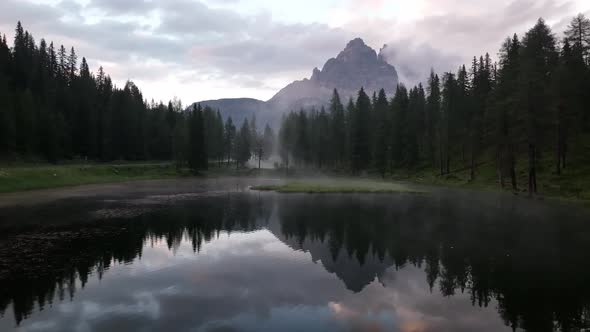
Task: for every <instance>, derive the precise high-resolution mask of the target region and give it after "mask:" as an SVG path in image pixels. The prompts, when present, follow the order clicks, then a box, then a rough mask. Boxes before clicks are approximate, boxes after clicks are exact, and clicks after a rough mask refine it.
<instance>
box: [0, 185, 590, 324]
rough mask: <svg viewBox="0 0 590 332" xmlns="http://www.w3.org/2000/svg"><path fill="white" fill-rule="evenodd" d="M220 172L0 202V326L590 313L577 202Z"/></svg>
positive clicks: (586, 254) (524, 318)
mask: <svg viewBox="0 0 590 332" xmlns="http://www.w3.org/2000/svg"><path fill="white" fill-rule="evenodd" d="M232 181H233V180H228V181H226V182H223V183H221V184H220V183H219V182H208V183H206V184H199V183H198V182H191V183H187V182H184V183H180V182H170V183H174V185H169V184H167V182H159V183H158V185H157V186H158V188H157V190H156V189H154V188H150V187H149V186H144V187H139V189H135V190H130V191H129V192H125V191H118V190H114V189H113V190H111V191H109V190H103V191H98V192H97V193H95V194H93V195H89V194H88V193H84V194H77V195H72V196H71V197H60V198H59V199H55V200H49V201H45V202H35V204H30V205H26V206H25V205H23V206H20V207H10V206H4V207H3V208H1V209H0V218H1V219H0V220H1V221H0V230H2V235H1V236H0V285H1V287H0V331H12V330H17V331H111V332H116V331H131V330H141V331H404V332H422V331H484V332H486V331H490V332H491V331H494V332H495V331H513V330H516V331H535V332H536V331H581V330H583V329H584V328H590V284H589V282H590V265H589V262H590V223H589V222H588V221H590V218H589V217H590V214H589V213H588V211H587V210H585V209H582V208H578V207H574V206H571V205H562V204H558V203H553V202H540V201H536V200H529V199H525V198H518V197H512V196H510V195H499V194H490V193H477V192H471V191H458V190H442V189H436V190H432V192H431V193H429V194H276V193H272V192H264V193H263V192H255V191H251V190H249V189H248V186H249V185H250V184H251V183H249V181H248V180H240V181H237V180H236V182H235V183H234V182H232ZM252 182H253V181H252ZM152 189H153V190H152Z"/></svg>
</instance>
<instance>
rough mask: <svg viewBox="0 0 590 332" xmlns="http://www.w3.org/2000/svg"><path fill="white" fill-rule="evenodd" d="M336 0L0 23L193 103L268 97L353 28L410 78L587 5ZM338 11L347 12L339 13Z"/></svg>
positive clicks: (191, 5)
mask: <svg viewBox="0 0 590 332" xmlns="http://www.w3.org/2000/svg"><path fill="white" fill-rule="evenodd" d="M305 3H307V2H305ZM330 6H331V7H330V8H331V9H329V10H328V11H327V12H326V13H323V14H322V13H315V12H314V13H313V14H314V15H313V17H317V18H321V17H325V19H323V20H318V21H317V22H315V23H309V22H308V20H306V19H305V17H306V16H309V15H310V14H309V10H314V9H313V8H311V9H310V8H307V7H309V6H307V7H306V6H303V5H301V8H297V6H295V7H293V6H288V7H285V8H288V9H289V10H290V11H292V12H293V13H291V15H290V17H299V18H300V20H299V21H296V20H295V21H294V20H289V22H286V21H279V20H277V19H276V15H275V14H276V10H274V9H276V8H280V6H279V4H277V3H272V5H269V4H268V2H266V1H263V0H253V1H250V2H245V1H240V0H201V1H199V0H149V1H148V0H137V1H119V0H89V1H86V2H84V1H79V0H63V1H59V0H47V1H43V2H38V1H34V0H2V1H0V30H2V31H5V32H11V31H13V29H14V25H15V23H16V22H15V21H16V20H22V22H23V24H24V26H25V28H26V29H28V30H29V31H31V32H32V33H33V35H34V36H35V37H36V38H37V39H40V38H41V37H45V38H46V39H48V40H54V41H55V42H56V44H57V45H59V44H62V43H63V44H64V45H65V46H66V47H69V46H74V47H75V48H76V50H77V51H78V55H79V56H85V57H87V58H88V60H89V63H90V66H91V67H92V68H93V69H94V70H96V67H97V66H98V65H100V64H103V65H105V67H111V68H113V72H111V74H112V76H113V79H114V80H115V81H116V82H119V84H122V82H124V81H125V80H126V79H136V80H139V81H142V82H145V83H146V85H145V86H142V88H143V89H144V90H147V91H150V93H154V94H155V95H154V96H153V97H155V98H156V99H168V98H171V97H172V96H173V95H174V94H176V93H178V92H182V95H181V97H182V98H183V99H185V101H187V100H188V101H193V100H199V99H211V98H219V97H228V96H229V97H231V96H248V95H247V94H252V95H249V96H251V97H257V98H262V99H268V98H270V97H271V96H272V94H273V93H274V92H276V91H278V90H279V89H280V88H281V87H282V85H284V84H286V83H288V82H290V81H293V80H296V79H301V78H303V77H306V76H309V75H310V72H311V70H312V68H314V67H321V66H322V65H323V64H324V62H325V61H326V60H328V59H329V58H330V57H334V56H335V55H336V54H338V52H339V51H340V50H341V49H342V48H343V47H344V46H345V45H346V43H347V41H348V40H350V39H352V38H355V37H361V38H363V39H365V41H367V43H368V44H369V45H372V46H373V47H374V48H378V47H379V46H381V45H383V44H384V43H387V44H388V45H389V47H388V48H387V52H386V54H387V57H388V59H389V61H390V62H391V63H392V64H393V65H395V66H396V67H397V68H398V71H399V72H400V76H401V78H402V81H406V83H408V84H413V83H416V82H418V81H419V80H423V79H424V78H425V75H427V74H428V72H429V71H430V68H434V69H436V70H437V71H445V70H453V71H454V70H456V69H457V66H458V65H459V64H461V63H464V62H469V61H470V58H471V57H472V56H474V55H480V54H482V53H485V52H489V53H490V54H491V55H492V56H495V54H496V53H497V51H498V49H499V46H500V43H501V42H502V40H503V39H504V38H505V37H506V36H508V35H511V34H513V33H515V32H516V33H519V34H522V33H523V32H524V31H526V29H528V28H530V27H531V26H532V25H533V24H534V22H535V21H536V20H537V19H538V18H539V17H541V16H543V17H545V18H546V19H547V21H548V22H549V23H550V24H551V25H552V26H553V27H554V28H555V29H556V31H560V30H562V29H563V28H564V27H565V26H567V23H568V22H569V18H570V16H573V15H575V14H576V11H577V10H580V9H582V10H584V11H589V10H590V4H589V3H587V2H585V1H583V0H575V1H574V0H541V1H537V0H499V1H494V2H490V1H472V0H414V1H412V2H405V1H399V0H391V1H387V0H371V1H360V0H350V1H347V2H344V3H341V2H333V3H332V4H331V5H330ZM328 7H329V6H328V5H322V6H317V8H316V7H314V8H316V9H317V10H318V11H320V10H325V8H328ZM236 8H240V9H239V11H238V9H236ZM273 10H274V11H273ZM335 13H336V14H338V15H336V16H338V17H339V18H340V19H339V20H337V21H331V20H330V19H329V18H330V17H332V16H333V15H332V14H335ZM301 22H308V23H301ZM10 35H11V34H10V33H9V36H10ZM191 77H192V78H193V80H192V81H191ZM150 97H151V96H150ZM188 101H187V102H188Z"/></svg>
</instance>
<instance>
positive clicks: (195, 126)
mask: <svg viewBox="0 0 590 332" xmlns="http://www.w3.org/2000/svg"><path fill="white" fill-rule="evenodd" d="M188 140H189V144H188V148H189V151H188V153H187V156H188V165H189V167H190V168H191V169H192V170H193V171H199V170H205V169H207V164H208V162H207V145H206V142H205V128H204V119H203V109H202V108H201V105H194V107H193V110H192V111H191V112H190V114H189V117H188Z"/></svg>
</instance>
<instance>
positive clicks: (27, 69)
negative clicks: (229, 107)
mask: <svg viewBox="0 0 590 332" xmlns="http://www.w3.org/2000/svg"><path fill="white" fill-rule="evenodd" d="M255 121H256V120H255V119H252V123H255ZM247 122H248V121H245V123H244V124H243V125H242V126H241V128H239V129H236V126H235V125H234V124H233V122H232V120H231V118H230V119H227V121H226V122H225V123H224V121H223V119H222V117H221V115H220V113H219V112H218V111H215V110H213V109H211V108H209V107H204V108H203V107H201V106H200V105H195V106H194V107H191V108H190V109H188V110H185V109H184V108H183V107H182V104H181V102H180V100H178V99H176V98H175V99H173V100H171V101H170V102H168V104H164V103H162V102H159V103H156V102H154V101H153V100H152V101H151V102H147V101H146V99H145V98H144V96H143V95H142V93H141V91H140V90H139V88H138V87H137V86H136V85H135V84H134V83H133V82H131V81H128V82H127V83H126V84H125V86H124V87H122V88H121V87H116V86H115V85H114V84H113V82H112V81H111V78H110V77H109V75H108V74H107V73H105V72H104V70H103V68H102V67H100V68H99V69H98V72H97V73H92V72H91V71H90V68H89V66H88V63H87V61H86V59H85V58H82V59H81V60H80V61H79V59H78V56H77V54H76V52H75V49H74V48H73V47H72V48H70V49H69V51H68V50H66V48H65V47H64V46H59V47H57V46H56V45H54V44H53V43H52V42H51V43H49V44H48V43H47V41H45V40H44V39H41V41H40V42H39V43H38V44H37V43H36V42H35V39H34V38H33V36H32V35H31V34H30V33H29V32H28V31H25V30H24V28H23V26H22V25H21V23H20V22H19V23H18V24H17V27H16V31H15V38H14V43H13V46H12V47H10V46H9V44H8V41H7V40H6V36H5V35H3V36H2V37H1V38H0V160H2V159H5V160H25V161H28V160H33V161H39V160H41V161H49V162H59V161H64V160H72V159H78V160H80V159H81V160H92V161H99V162H100V161H112V160H131V161H135V160H175V161H177V163H178V165H179V166H181V167H184V166H189V167H190V168H191V169H194V170H199V169H206V168H207V167H208V165H209V162H212V161H215V162H216V163H218V164H222V163H223V165H225V162H227V163H229V161H230V160H231V161H232V162H235V163H236V164H237V166H243V165H245V163H246V162H247V161H248V160H249V159H250V158H251V156H252V155H253V156H255V157H258V159H259V160H260V159H265V158H266V157H267V156H268V155H269V153H270V151H271V150H272V149H273V147H272V143H273V142H274V140H275V138H274V133H273V131H272V129H271V128H270V127H268V126H267V127H266V128H265V130H264V132H261V133H259V132H258V131H257V130H256V126H255V124H254V125H251V124H248V123H247ZM251 128H252V129H251ZM237 139H241V141H240V142H237Z"/></svg>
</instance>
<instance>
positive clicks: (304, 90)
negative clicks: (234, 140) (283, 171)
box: [197, 38, 398, 127]
mask: <svg viewBox="0 0 590 332" xmlns="http://www.w3.org/2000/svg"><path fill="white" fill-rule="evenodd" d="M382 50H383V49H381V50H380V51H379V53H377V52H376V51H375V50H374V49H372V48H371V47H369V46H367V45H366V44H365V42H364V41H363V40H362V39H361V38H355V39H353V40H351V41H349V42H348V43H347V45H346V47H345V48H344V49H343V50H342V51H340V52H339V53H338V55H337V56H336V57H333V58H330V59H328V60H327V61H326V62H325V64H324V66H323V67H322V69H321V70H320V69H319V68H317V67H316V68H314V69H313V70H312V74H311V76H310V77H309V78H304V79H301V80H296V81H293V82H291V83H289V84H288V85H286V86H285V87H283V88H282V89H280V90H279V91H278V92H277V93H276V94H275V95H274V96H273V97H272V98H270V99H269V100H267V101H262V100H258V99H253V98H229V99H217V100H205V101H200V102H197V103H198V104H201V105H203V106H209V107H212V108H215V109H219V110H220V112H221V113H222V116H223V117H224V119H226V118H228V117H230V116H231V117H232V120H233V121H234V123H237V124H240V123H242V122H243V120H244V119H246V118H251V117H252V115H254V114H255V115H256V118H257V125H258V126H259V127H261V126H262V125H264V124H265V123H269V124H270V125H272V126H275V127H277V126H278V125H279V123H280V120H281V118H282V116H283V114H285V113H287V112H289V111H293V110H299V109H308V108H312V107H316V108H319V107H322V106H326V105H327V104H328V103H329V101H330V98H331V96H332V93H333V91H334V89H337V90H338V92H339V94H340V96H341V98H342V102H343V103H344V102H346V100H348V99H349V98H354V97H355V96H356V94H357V93H358V90H360V88H361V87H362V88H364V89H365V91H366V92H367V93H368V94H372V93H374V92H378V91H379V90H380V89H384V90H385V92H386V93H387V94H388V95H392V94H393V93H394V91H395V88H396V86H397V84H398V75H397V71H396V69H395V67H394V66H393V65H391V64H389V63H388V62H387V61H386V60H385V57H384V56H383V55H382Z"/></svg>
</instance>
